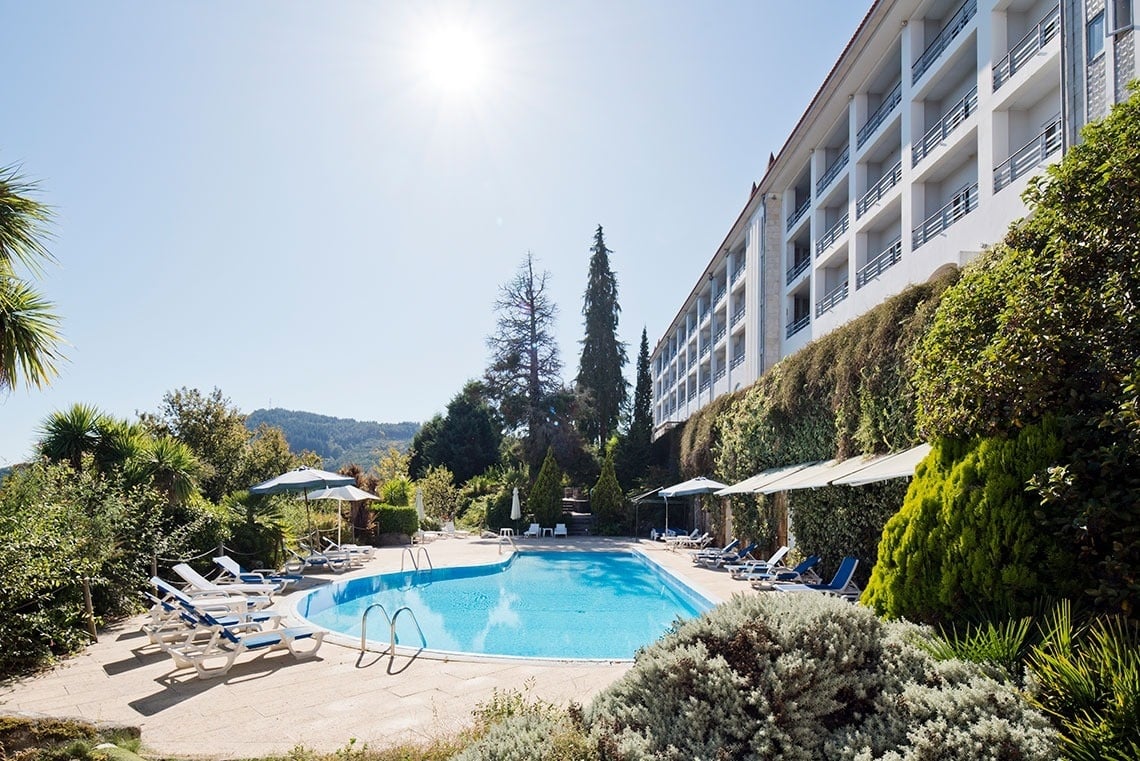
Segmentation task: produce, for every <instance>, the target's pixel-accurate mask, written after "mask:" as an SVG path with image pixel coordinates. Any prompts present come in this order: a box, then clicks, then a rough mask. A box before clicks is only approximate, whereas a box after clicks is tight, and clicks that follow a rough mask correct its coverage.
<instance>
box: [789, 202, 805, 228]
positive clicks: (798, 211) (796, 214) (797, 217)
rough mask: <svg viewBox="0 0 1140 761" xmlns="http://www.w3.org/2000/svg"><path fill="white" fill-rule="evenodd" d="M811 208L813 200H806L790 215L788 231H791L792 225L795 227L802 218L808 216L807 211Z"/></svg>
mask: <svg viewBox="0 0 1140 761" xmlns="http://www.w3.org/2000/svg"><path fill="white" fill-rule="evenodd" d="M810 208H811V198H810V197H809V198H805V199H804V202H803V203H801V204H800V205H799V206H797V207H796V208H795V209H793V210H792V213H791V214H789V215H788V229H789V230H790V229H791V228H792V225H794V224H795V223H796V222H799V221H800V218H801V217H803V215H804V214H807V210H808V209H810Z"/></svg>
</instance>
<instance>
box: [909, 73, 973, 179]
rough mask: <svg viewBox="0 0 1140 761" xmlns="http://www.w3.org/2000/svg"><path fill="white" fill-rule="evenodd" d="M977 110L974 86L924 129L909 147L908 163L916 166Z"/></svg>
mask: <svg viewBox="0 0 1140 761" xmlns="http://www.w3.org/2000/svg"><path fill="white" fill-rule="evenodd" d="M977 110H978V88H977V87H975V88H973V89H972V90H970V92H968V93H966V94H965V95H964V96H962V99H961V100H960V101H958V102H957V103H955V104H954V105H953V106H951V107H950V110H949V111H947V112H946V113H945V114H943V115H942V118H941V119H939V120H938V123H937V124H935V125H934V126H933V127H931V128H930V129H928V130H927V131H926V134H925V135H923V136H922V141H921V142H919V143H916V144H915V145H914V147H913V148H911V159H910V165H911V166H917V165H918V162H920V161H922V160H923V159H924V158H926V156H927V155H928V154H929V153H930V152H931V151H932V150H934V149H935V148H936V147H938V145H939V144H941V143H942V141H944V140H945V139H946V138H947V137H949V136H950V133H952V132H953V131H954V130H955V129H956V128H957V127H958V125H959V124H961V123H962V122H964V121H966V119H968V118H969V116H970V114H972V113H974V112H975V111H977Z"/></svg>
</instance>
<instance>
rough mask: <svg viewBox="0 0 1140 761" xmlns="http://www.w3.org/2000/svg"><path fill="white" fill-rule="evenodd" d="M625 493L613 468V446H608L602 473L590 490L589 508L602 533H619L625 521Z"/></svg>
mask: <svg viewBox="0 0 1140 761" xmlns="http://www.w3.org/2000/svg"><path fill="white" fill-rule="evenodd" d="M624 508H625V495H624V494H623V493H622V488H621V484H620V483H618V478H617V473H616V472H615V470H614V448H613V447H608V448H607V450H606V457H605V459H604V460H603V461H602V473H601V475H600V476H598V482H597V483H596V484H594V488H593V489H592V490H591V491H590V510H591V511H592V512H593V514H594V520H595V521H597V526H598V531H599V533H602V534H617V533H620V532H621V530H622V528H623V525H622V524H623V523H624V522H625V510H624Z"/></svg>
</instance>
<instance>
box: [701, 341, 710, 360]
mask: <svg viewBox="0 0 1140 761" xmlns="http://www.w3.org/2000/svg"><path fill="white" fill-rule="evenodd" d="M711 351H712V344H711V343H707V344H705V345H704V346H702V347H701V356H702V357H707V356H708V355H709V352H711Z"/></svg>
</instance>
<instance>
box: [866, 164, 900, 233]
mask: <svg viewBox="0 0 1140 761" xmlns="http://www.w3.org/2000/svg"><path fill="white" fill-rule="evenodd" d="M901 180H902V159H899V162H898V163H897V164H895V165H894V166H893V167H891V169H890V171H888V172H887V173H886V174H884V175H883V176H882V177H880V178H879V181H878V182H876V183H875V184H874V185H872V186H871V187H870V188H868V190H867V192H866V193H864V194H863V196H862V198H860V199H859V200H858V201H856V202H855V218H856V219H858V218H860V217H862V216H863V215H864V214H866V213H867V210H868V209H870V208H871V207H872V206H874V205H875V204H876V203H878V202H879V199H880V198H882V197H883V196H885V195H886V194H887V191H888V190H890V189H891V188H893V187H894V186H895V185H898V184H899V181H901Z"/></svg>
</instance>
